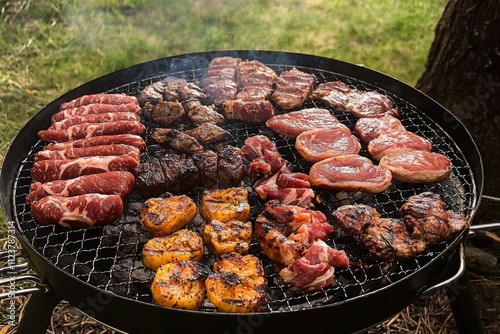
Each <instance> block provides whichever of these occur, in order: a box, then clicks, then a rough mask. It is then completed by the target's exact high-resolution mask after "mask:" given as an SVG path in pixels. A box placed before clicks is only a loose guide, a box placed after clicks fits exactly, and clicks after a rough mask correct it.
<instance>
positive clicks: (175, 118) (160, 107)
mask: <svg viewBox="0 0 500 334" xmlns="http://www.w3.org/2000/svg"><path fill="white" fill-rule="evenodd" d="M144 110H147V111H150V112H151V119H152V120H153V122H155V123H158V124H159V125H160V126H162V127H169V126H171V125H173V124H175V123H177V122H179V121H180V120H181V119H182V117H184V115H185V114H186V112H185V111H184V108H183V107H182V104H181V103H180V102H179V101H161V102H159V103H157V104H155V105H151V104H149V103H146V105H145V106H144Z"/></svg>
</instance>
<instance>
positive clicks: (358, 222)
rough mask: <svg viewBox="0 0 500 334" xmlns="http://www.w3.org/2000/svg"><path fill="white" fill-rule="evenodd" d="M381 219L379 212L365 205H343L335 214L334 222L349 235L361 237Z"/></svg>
mask: <svg viewBox="0 0 500 334" xmlns="http://www.w3.org/2000/svg"><path fill="white" fill-rule="evenodd" d="M379 219H380V214H379V213H378V212H377V210H376V209H375V208H372V207H370V206H368V205H364V204H355V205H343V206H341V207H339V208H338V209H337V210H335V212H334V213H333V221H334V222H335V223H336V224H337V225H338V226H339V227H340V228H341V229H342V231H344V232H345V233H347V234H348V235H359V234H360V233H361V232H363V230H364V228H365V227H366V226H368V225H374V224H377V221H378V220H379Z"/></svg>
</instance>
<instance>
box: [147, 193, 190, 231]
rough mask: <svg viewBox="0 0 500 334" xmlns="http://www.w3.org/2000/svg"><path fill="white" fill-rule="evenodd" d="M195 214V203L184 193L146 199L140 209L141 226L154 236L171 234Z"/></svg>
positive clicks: (188, 221)
mask: <svg viewBox="0 0 500 334" xmlns="http://www.w3.org/2000/svg"><path fill="white" fill-rule="evenodd" d="M195 215H196V204H195V203H194V201H193V200H192V199H191V198H189V197H188V196H186V195H179V196H168V197H155V198H150V199H148V200H147V201H146V202H145V203H144V205H143V207H142V210H141V213H140V218H141V227H142V229H143V230H145V231H148V232H149V233H151V235H153V236H155V237H161V236H167V235H171V234H172V233H174V232H175V231H178V230H180V229H181V228H184V226H186V225H187V224H189V223H190V222H191V221H192V220H193V218H194V216H195Z"/></svg>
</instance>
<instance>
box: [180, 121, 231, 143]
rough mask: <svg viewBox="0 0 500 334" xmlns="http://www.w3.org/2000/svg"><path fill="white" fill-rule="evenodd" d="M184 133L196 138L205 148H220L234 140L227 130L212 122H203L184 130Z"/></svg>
mask: <svg viewBox="0 0 500 334" xmlns="http://www.w3.org/2000/svg"><path fill="white" fill-rule="evenodd" d="M184 133H185V134H187V135H189V136H192V137H194V138H196V140H198V142H199V143H200V144H201V145H203V147H205V148H220V147H223V146H224V145H227V144H232V143H233V142H234V139H233V136H232V135H231V133H230V132H229V131H226V130H224V129H222V128H221V127H219V126H217V125H215V124H212V123H204V124H202V125H200V126H197V127H196V128H194V129H192V130H186V131H184Z"/></svg>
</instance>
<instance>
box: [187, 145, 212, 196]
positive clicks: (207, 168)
mask: <svg viewBox="0 0 500 334" xmlns="http://www.w3.org/2000/svg"><path fill="white" fill-rule="evenodd" d="M192 158H193V162H194V165H195V166H196V168H198V172H199V175H200V185H201V186H202V187H203V188H214V187H217V184H218V183H217V159H218V158H217V152H214V151H211V150H204V151H201V152H196V153H195V154H193V156H192Z"/></svg>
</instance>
